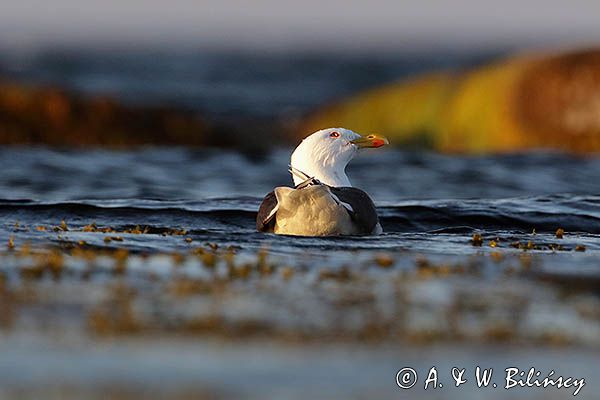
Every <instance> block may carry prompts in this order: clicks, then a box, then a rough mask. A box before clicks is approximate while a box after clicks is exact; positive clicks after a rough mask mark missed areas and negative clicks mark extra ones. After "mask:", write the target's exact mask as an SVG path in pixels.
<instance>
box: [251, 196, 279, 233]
mask: <svg viewBox="0 0 600 400" xmlns="http://www.w3.org/2000/svg"><path fill="white" fill-rule="evenodd" d="M275 214H277V197H275V192H270V193H269V194H267V195H266V196H265V198H264V199H263V201H262V203H261V204H260V208H259V209H258V214H257V215H256V229H257V230H258V231H259V232H273V230H274V229H275Z"/></svg>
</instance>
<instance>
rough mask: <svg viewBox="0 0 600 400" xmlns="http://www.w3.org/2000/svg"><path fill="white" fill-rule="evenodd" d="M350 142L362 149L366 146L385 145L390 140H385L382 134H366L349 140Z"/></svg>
mask: <svg viewBox="0 0 600 400" xmlns="http://www.w3.org/2000/svg"><path fill="white" fill-rule="evenodd" d="M350 143H352V144H355V145H356V146H358V148H360V149H364V148H366V147H381V146H385V145H386V144H390V141H389V140H387V139H386V138H385V137H383V136H378V135H368V136H361V137H359V138H358V139H355V140H353V141H351V142H350Z"/></svg>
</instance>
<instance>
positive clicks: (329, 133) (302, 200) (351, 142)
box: [256, 128, 389, 236]
mask: <svg viewBox="0 0 600 400" xmlns="http://www.w3.org/2000/svg"><path fill="white" fill-rule="evenodd" d="M386 144H389V142H388V140H387V139H386V138H385V137H382V136H378V135H368V136H362V135H359V134H358V133H355V132H353V131H351V130H349V129H344V128H328V129H323V130H320V131H317V132H315V133H313V134H311V135H310V136H308V137H306V138H305V139H304V140H303V141H302V143H300V145H298V147H296V149H295V150H294V152H293V153H292V157H291V162H290V166H289V167H290V168H289V171H290V173H291V174H292V178H293V180H294V185H295V186H294V187H293V188H291V187H285V186H281V187H277V188H275V189H274V190H273V191H272V192H270V193H269V194H267V195H266V196H265V198H264V199H263V201H262V204H261V205H260V208H259V210H258V214H257V217H256V229H257V230H258V231H260V232H272V233H276V234H281V235H295V236H339V235H378V234H381V233H382V232H383V229H382V228H381V225H380V224H379V218H378V217H377V210H376V209H375V205H374V204H373V200H371V198H370V197H369V195H368V194H367V193H365V192H364V191H362V190H360V189H358V188H355V187H352V184H351V183H350V180H349V179H348V176H347V175H346V171H345V170H346V166H347V165H348V163H349V162H350V160H352V158H354V156H355V155H356V153H357V152H358V151H359V150H360V149H363V148H376V147H381V146H384V145H386Z"/></svg>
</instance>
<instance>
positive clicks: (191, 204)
mask: <svg viewBox="0 0 600 400" xmlns="http://www.w3.org/2000/svg"><path fill="white" fill-rule="evenodd" d="M260 201H261V199H259V198H254V197H239V198H218V199H207V200H200V201H196V200H175V201H161V200H151V199H150V200H149V199H118V200H77V201H62V202H41V201H35V200H29V199H17V200H15V199H1V200H0V214H4V215H5V216H7V215H20V216H21V217H23V218H27V219H29V220H35V219H36V217H37V218H40V219H43V218H46V219H48V218H61V219H63V218H64V219H73V218H77V219H80V220H82V219H87V220H93V219H96V220H98V219H101V220H103V221H108V222H110V221H111V220H115V221H117V222H120V223H126V222H127V221H129V222H130V223H137V222H136V221H139V223H141V224H143V223H146V222H150V220H151V221H152V222H153V223H154V224H159V225H164V226H170V225H172V224H173V223H177V222H182V221H186V225H191V226H196V227H198V229H207V228H210V227H211V226H215V225H218V226H219V227H221V228H222V227H227V226H230V227H253V226H254V220H255V218H256V210H257V209H258V205H259V204H260ZM378 210H379V214H380V221H381V224H382V225H383V228H384V230H385V231H386V232H429V233H464V232H467V231H469V230H488V231H489V230H503V231H519V232H531V231H532V230H534V229H535V230H536V231H537V232H554V231H555V230H556V229H557V228H563V229H565V230H567V231H570V232H585V233H591V234H600V196H566V195H553V196H538V197H525V198H512V199H500V200H497V199H494V200H490V199H476V200H474V199H471V200H422V201H403V202H400V203H397V204H385V205H381V206H379V207H378Z"/></svg>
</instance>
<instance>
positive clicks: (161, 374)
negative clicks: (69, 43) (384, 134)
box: [0, 147, 600, 399]
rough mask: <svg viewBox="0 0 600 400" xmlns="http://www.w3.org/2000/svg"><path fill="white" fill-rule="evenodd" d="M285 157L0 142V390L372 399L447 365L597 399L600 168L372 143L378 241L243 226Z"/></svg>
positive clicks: (594, 163) (354, 166)
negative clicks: (515, 372) (503, 372)
mask: <svg viewBox="0 0 600 400" xmlns="http://www.w3.org/2000/svg"><path fill="white" fill-rule="evenodd" d="M289 153H290V149H281V150H279V151H276V152H273V153H271V154H268V155H265V156H260V157H259V156H256V155H243V154H239V153H235V152H228V151H221V150H187V149H180V148H171V149H155V148H148V149H141V150H136V151H108V150H58V149H46V148H20V147H5V148H2V149H1V150H0V165H1V166H2V168H1V169H0V194H1V195H0V243H2V250H1V251H0V259H1V263H0V310H1V311H2V314H0V338H1V339H2V340H0V353H1V354H2V355H3V356H2V357H0V397H2V396H3V395H7V396H8V397H14V398H23V396H25V397H27V396H28V397H27V398H37V397H39V396H40V394H41V393H43V396H44V397H47V398H64V397H65V396H66V397H70V398H103V397H105V396H113V395H115V394H116V395H118V396H120V398H136V397H139V396H141V395H149V394H153V395H157V394H161V395H163V396H165V397H176V398H187V397H186V396H193V398H236V397H237V398H270V397H273V396H274V395H273V390H275V391H276V393H277V396H276V397H277V398H290V399H295V398H305V397H306V393H309V394H312V395H314V396H313V397H319V396H325V397H328V398H374V397H375V398H378V397H388V398H389V397H390V396H398V395H405V394H407V392H406V393H405V392H398V389H397V388H396V386H395V384H394V382H393V376H394V374H395V372H396V371H397V369H399V368H401V367H403V366H405V365H412V366H415V367H416V368H420V369H425V368H429V367H430V366H431V365H440V366H445V367H449V366H453V365H454V363H456V362H458V363H461V364H465V367H474V366H475V365H479V364H480V363H484V364H486V365H488V366H493V367H494V368H497V369H502V368H505V367H507V366H508V365H509V364H510V365H512V364H518V365H523V367H524V368H525V367H529V366H530V365H531V364H532V363H535V365H536V367H538V368H540V369H543V370H544V373H547V372H548V371H549V370H551V369H560V372H561V373H565V374H567V373H568V374H571V375H576V374H579V375H582V376H585V377H587V378H588V380H589V381H590V386H589V387H587V388H585V389H584V391H583V392H582V393H583V396H579V397H581V398H595V397H594V396H595V394H596V393H598V387H597V385H596V386H594V385H593V383H592V382H593V381H594V379H595V378H597V372H596V369H594V368H590V366H592V365H595V364H594V360H596V359H597V357H598V348H599V346H600V339H599V338H600V313H599V312H598V310H600V301H599V298H598V293H600V158H593V157H590V158H575V157H571V156H566V155H559V154H528V155H506V156H485V157H484V156H481V157H476V156H469V157H467V156H445V155H439V154H433V153H427V152H413V151H408V150H407V151H398V150H385V151H375V150H374V151H370V152H366V153H364V154H361V155H359V157H358V158H357V159H355V160H354V161H353V162H352V163H351V165H350V166H349V168H348V175H349V176H350V179H351V181H352V182H353V184H354V185H355V186H357V187H360V188H362V189H364V190H366V191H367V192H368V193H370V195H371V196H372V197H373V199H374V200H375V203H376V205H377V208H378V212H379V215H380V219H381V223H382V225H383V228H384V230H385V233H384V234H383V235H381V236H371V237H343V238H296V237H283V236H277V235H272V234H263V233H258V232H256V231H255V228H254V219H255V215H256V210H257V208H258V205H259V204H260V201H261V199H262V196H263V195H264V194H265V193H267V192H269V191H270V190H272V188H273V187H275V186H277V185H288V184H289V183H290V178H289V176H288V174H287V172H286V170H287V163H288V157H289ZM63 221H64V223H63ZM92 224H93V225H92ZM558 228H562V229H563V230H564V234H563V235H562V236H563V237H562V238H559V237H557V236H560V235H556V231H557V229H558ZM474 235H475V236H474ZM107 338H108V340H106V339H107ZM215 339H216V341H217V342H216V343H215V342H214V340H215ZM436 343H437V344H439V345H435V344H436ZM557 343H558V344H560V345H561V346H567V347H558V348H555V347H553V346H555V345H556V344H557ZM474 344H477V346H475V345H474ZM432 346H433V347H432ZM540 346H544V347H540ZM568 346H574V347H568ZM540 349H541V350H540ZM430 364H431V365H430ZM48 371H51V373H49V372H48ZM232 374H233V375H237V376H239V377H240V378H239V379H234V378H236V377H233V378H232ZM65 377H68V379H67V378H65ZM595 380H596V382H597V379H595ZM443 393H444V398H461V399H463V398H464V399H483V398H486V396H487V394H486V393H487V392H482V391H480V390H476V389H473V388H471V389H465V390H464V391H452V389H449V388H446V389H444V392H443ZM518 393H521V394H523V393H525V394H527V395H528V396H529V397H527V398H531V399H542V398H543V399H560V398H566V397H565V396H567V397H568V396H570V395H571V394H570V393H567V392H564V391H551V392H542V391H529V392H526V391H525V392H522V391H519V392H518ZM249 394H250V395H249ZM409 394H410V393H409ZM412 394H416V398H438V397H435V396H434V394H431V396H433V397H430V394H429V393H427V394H426V395H425V394H424V392H414V393H412ZM421 394H423V397H419V396H420V395H421ZM514 394H515V392H510V393H509V392H505V391H502V392H501V393H500V394H499V397H497V398H506V399H509V398H514V396H513V395H514ZM48 396H49V397H48ZM503 396H504V397H503ZM585 396H591V397H585ZM411 398H412V397H411Z"/></svg>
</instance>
